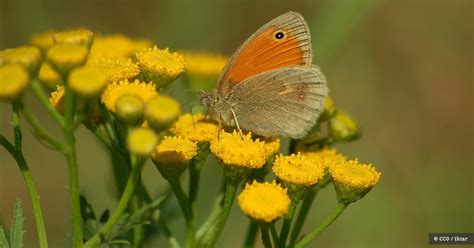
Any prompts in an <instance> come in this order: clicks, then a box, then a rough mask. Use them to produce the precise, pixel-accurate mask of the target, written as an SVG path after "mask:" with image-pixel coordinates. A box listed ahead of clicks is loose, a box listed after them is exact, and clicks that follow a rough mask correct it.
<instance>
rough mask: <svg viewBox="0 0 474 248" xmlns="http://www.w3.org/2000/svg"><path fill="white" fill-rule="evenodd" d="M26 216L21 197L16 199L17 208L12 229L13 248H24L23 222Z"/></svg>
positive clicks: (14, 212)
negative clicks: (24, 215)
mask: <svg viewBox="0 0 474 248" xmlns="http://www.w3.org/2000/svg"><path fill="white" fill-rule="evenodd" d="M24 221H25V217H23V208H22V207H21V201H20V199H17V200H16V203H15V208H14V210H13V220H12V226H11V229H10V244H11V248H22V247H23V233H24V232H25V230H24V229H23V224H24Z"/></svg>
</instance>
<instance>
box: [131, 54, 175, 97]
mask: <svg viewBox="0 0 474 248" xmlns="http://www.w3.org/2000/svg"><path fill="white" fill-rule="evenodd" d="M136 58H137V63H138V65H139V66H140V68H142V72H143V74H144V76H145V78H146V79H147V80H150V81H153V82H155V83H156V84H157V85H158V87H160V88H161V87H165V86H167V85H169V84H170V83H171V82H173V81H174V80H175V79H176V78H177V77H178V76H179V75H180V74H181V73H183V72H184V58H183V56H181V55H179V54H178V53H171V52H170V51H169V50H168V49H164V50H161V49H158V48H157V47H156V46H155V47H153V48H148V49H145V50H142V51H141V52H138V53H137V54H136Z"/></svg>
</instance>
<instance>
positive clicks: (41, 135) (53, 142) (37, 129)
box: [21, 106, 63, 150]
mask: <svg viewBox="0 0 474 248" xmlns="http://www.w3.org/2000/svg"><path fill="white" fill-rule="evenodd" d="M21 109H22V112H23V114H24V116H25V117H26V120H27V121H28V123H30V125H31V128H33V133H34V134H35V136H36V137H37V138H38V139H40V140H42V141H44V142H46V143H47V144H48V145H49V146H51V147H52V148H53V149H55V150H62V149H63V144H61V142H59V141H58V140H57V139H56V138H54V137H53V136H51V135H50V134H48V133H47V132H46V131H45V130H44V129H43V128H42V127H41V126H40V125H39V122H38V120H37V119H36V118H35V117H34V115H33V113H31V112H30V111H29V110H28V109H27V108H25V107H23V106H21Z"/></svg>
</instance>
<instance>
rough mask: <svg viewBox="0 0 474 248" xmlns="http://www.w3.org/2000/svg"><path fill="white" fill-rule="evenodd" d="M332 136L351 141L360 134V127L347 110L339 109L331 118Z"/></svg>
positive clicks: (330, 128)
mask: <svg viewBox="0 0 474 248" xmlns="http://www.w3.org/2000/svg"><path fill="white" fill-rule="evenodd" d="M329 131H330V133H331V136H332V137H333V138H334V139H335V140H338V141H350V140H353V139H355V138H357V137H358V136H359V128H358V127H357V124H356V122H355V120H354V119H353V118H352V117H351V116H350V115H349V114H348V113H346V112H344V111H342V110H337V111H336V113H335V115H334V116H333V117H332V118H331V119H330V120H329Z"/></svg>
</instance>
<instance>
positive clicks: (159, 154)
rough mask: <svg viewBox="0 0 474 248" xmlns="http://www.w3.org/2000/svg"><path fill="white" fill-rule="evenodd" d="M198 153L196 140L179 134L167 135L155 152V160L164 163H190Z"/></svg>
mask: <svg viewBox="0 0 474 248" xmlns="http://www.w3.org/2000/svg"><path fill="white" fill-rule="evenodd" d="M196 153H197V144H196V142H193V141H190V140H188V139H185V138H182V137H179V136H173V137H171V136H166V137H164V138H163V140H162V141H161V142H160V144H158V145H157V146H156V148H155V151H154V153H153V160H154V161H155V162H156V163H159V164H163V165H176V164H186V163H188V162H189V161H190V160H191V159H192V158H193V157H194V156H196Z"/></svg>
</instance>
